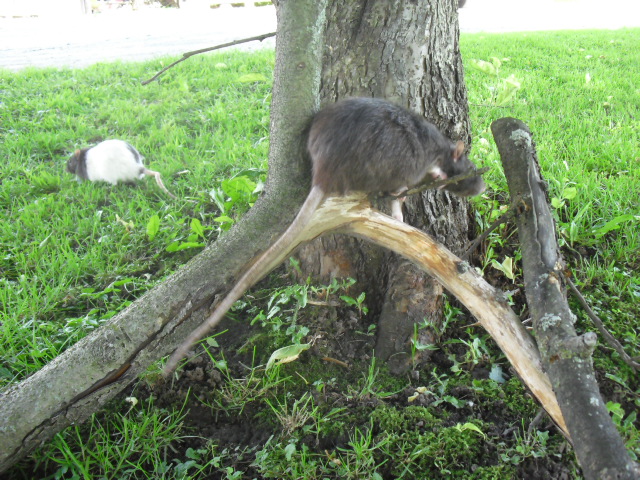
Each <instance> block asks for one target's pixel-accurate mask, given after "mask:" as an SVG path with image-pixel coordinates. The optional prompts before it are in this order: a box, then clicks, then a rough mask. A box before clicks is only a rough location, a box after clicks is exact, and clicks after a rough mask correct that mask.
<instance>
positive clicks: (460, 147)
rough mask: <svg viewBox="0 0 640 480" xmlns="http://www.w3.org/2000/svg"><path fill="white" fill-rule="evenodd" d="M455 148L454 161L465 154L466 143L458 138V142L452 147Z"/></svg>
mask: <svg viewBox="0 0 640 480" xmlns="http://www.w3.org/2000/svg"><path fill="white" fill-rule="evenodd" d="M452 150H453V154H452V157H453V161H454V162H457V161H458V159H459V158H460V157H461V156H462V155H463V154H464V143H462V141H461V140H458V141H457V142H456V144H455V145H454V146H453V148H452Z"/></svg>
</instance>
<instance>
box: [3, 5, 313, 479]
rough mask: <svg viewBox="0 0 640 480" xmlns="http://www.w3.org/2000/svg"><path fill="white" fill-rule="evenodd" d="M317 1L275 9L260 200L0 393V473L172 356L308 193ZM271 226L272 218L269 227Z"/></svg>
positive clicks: (288, 220)
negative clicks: (161, 278) (304, 139)
mask: <svg viewBox="0 0 640 480" xmlns="http://www.w3.org/2000/svg"><path fill="white" fill-rule="evenodd" d="M325 3H326V2H325V1H322V0H295V1H293V0H289V1H280V2H278V4H277V14H278V35H277V49H276V65H275V75H274V85H273V101H272V106H271V133H272V136H271V147H270V148H271V150H270V154H269V165H270V171H269V178H268V182H267V188H266V192H265V195H263V197H261V199H260V200H259V201H258V202H257V203H256V205H255V206H254V207H253V208H252V209H251V210H250V212H248V213H247V214H246V215H245V216H244V217H243V218H242V220H241V221H240V222H239V223H238V224H237V225H236V226H235V227H234V228H233V229H232V230H231V231H229V232H228V233H227V234H226V235H224V236H223V237H222V238H220V239H218V240H217V241H216V242H215V243H214V244H212V245H211V246H210V247H209V248H207V249H205V251H204V252H203V253H202V254H200V255H198V256H197V257H196V258H194V259H193V260H192V261H191V262H189V263H188V264H187V265H186V266H184V267H183V268H182V269H181V270H180V271H178V272H177V273H176V274H174V275H172V276H171V277H170V278H169V279H167V280H166V281H165V282H163V283H162V284H160V285H158V286H157V287H156V288H154V289H153V290H151V291H149V292H147V293H146V294H145V295H143V296H142V297H141V298H140V299H138V300H137V301H136V302H134V303H133V304H132V305H131V306H129V308H127V309H125V310H124V311H123V312H121V313H120V314H118V315H117V316H115V317H114V318H113V319H112V320H111V321H109V322H108V323H107V324H106V325H104V326H103V327H102V328H100V329H98V330H96V331H94V332H93V333H92V334H90V335H88V336H87V337H85V338H84V339H83V340H81V341H80V342H78V343H77V344H76V345H74V346H73V347H71V348H69V349H68V350H67V351H65V352H64V353H62V354H61V355H60V356H58V357H57V358H55V359H54V360H53V361H52V362H51V363H49V364H48V365H46V366H45V367H44V368H42V369H41V370H40V371H38V372H37V373H35V374H33V375H32V376H31V377H29V378H27V379H25V380H23V381H22V382H20V383H18V384H16V385H13V386H11V387H9V388H8V389H6V390H4V391H3V392H2V393H0V445H1V446H2V447H1V448H0V472H1V471H4V470H5V469H7V468H8V467H9V466H11V465H12V464H13V463H14V462H16V461H17V460H18V459H20V458H21V457H23V456H24V455H26V454H27V453H29V452H30V451H31V450H33V449H34V448H36V447H37V446H38V445H40V444H41V443H42V442H45V441H46V440H48V439H50V438H51V437H52V436H53V435H55V434H56V433H58V432H60V431H61V430H62V429H64V428H66V427H67V426H69V425H71V424H72V423H80V422H82V421H84V420H85V419H86V418H87V417H89V416H90V415H91V414H92V413H93V412H95V411H96V410H98V409H100V408H101V407H102V406H103V405H104V404H105V403H106V402H107V401H108V400H110V399H112V398H113V397H114V396H115V395H117V394H118V393H119V392H120V391H122V390H123V389H124V388H125V387H126V386H127V385H129V384H130V383H131V382H132V381H134V380H135V379H136V378H137V377H138V375H140V374H141V373H143V372H144V371H145V370H146V369H147V368H148V367H149V366H150V365H151V364H152V363H153V362H156V361H157V360H159V359H160V358H162V357H163V356H165V355H167V354H168V353H170V352H172V351H173V350H174V349H175V348H176V346H177V345H179V344H180V343H182V341H183V340H184V339H185V338H186V336H187V335H188V334H189V333H190V332H191V331H192V330H194V329H195V328H196V327H197V326H198V325H199V324H200V323H201V322H202V321H203V320H204V318H206V316H207V315H208V313H209V310H210V307H211V304H212V303H213V302H214V299H215V297H216V296H217V295H223V294H224V293H225V292H226V291H227V290H228V288H229V285H232V284H233V282H234V279H235V278H237V276H238V274H239V273H240V272H241V270H242V268H243V267H244V265H246V264H247V262H249V261H250V260H251V259H252V258H253V257H255V255H256V254H257V253H258V252H259V251H262V250H264V249H266V248H267V246H268V245H269V244H270V243H271V242H272V241H273V239H274V238H277V237H278V236H279V235H280V234H281V233H282V232H283V231H284V229H285V228H286V226H287V225H288V223H289V222H290V221H291V220H292V217H293V214H294V213H295V212H296V211H297V210H298V208H299V206H300V204H301V203H302V201H303V200H304V197H305V196H306V194H307V192H308V185H309V166H308V164H307V163H306V161H305V156H304V155H303V154H302V153H301V152H302V145H301V142H300V138H301V132H302V129H303V127H304V125H305V123H306V122H307V120H308V118H309V116H310V115H311V113H312V112H313V111H315V110H316V109H317V107H318V105H317V103H318V100H317V99H318V94H317V92H318V90H319V84H320V65H321V60H320V56H321V51H322V50H321V46H322V34H323V26H324V9H325V7H326V4H325ZM274 219H276V220H275V221H274Z"/></svg>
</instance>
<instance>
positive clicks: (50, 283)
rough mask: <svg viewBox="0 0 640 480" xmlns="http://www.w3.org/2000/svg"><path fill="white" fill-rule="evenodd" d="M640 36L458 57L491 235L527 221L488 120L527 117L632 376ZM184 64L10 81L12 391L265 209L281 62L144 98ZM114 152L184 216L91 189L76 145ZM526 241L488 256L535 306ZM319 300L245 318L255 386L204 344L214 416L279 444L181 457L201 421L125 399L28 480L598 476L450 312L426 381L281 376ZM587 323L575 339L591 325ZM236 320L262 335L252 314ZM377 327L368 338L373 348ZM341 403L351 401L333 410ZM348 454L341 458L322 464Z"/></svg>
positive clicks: (618, 394)
mask: <svg viewBox="0 0 640 480" xmlns="http://www.w3.org/2000/svg"><path fill="white" fill-rule="evenodd" d="M639 35H640V31H638V30H620V31H601V32H553V33H526V34H509V35H483V34H473V35H463V36H462V38H461V50H462V53H463V57H464V62H465V67H466V72H465V81H466V82H467V85H468V90H469V102H470V114H471V124H472V137H473V139H474V142H473V148H472V152H471V158H472V159H473V160H474V161H476V162H477V163H478V164H479V165H481V166H489V167H491V168H492V170H491V172H490V173H489V174H488V175H487V177H486V179H487V181H488V184H489V186H490V190H489V192H488V193H487V194H485V195H483V196H482V197H480V198H478V199H475V200H474V203H475V205H476V207H477V217H476V218H477V222H478V224H479V225H480V227H482V226H484V225H486V224H488V223H490V222H491V221H492V220H493V219H494V218H495V217H496V216H497V215H499V214H500V213H501V210H502V209H503V208H504V205H505V204H506V202H507V195H506V193H504V192H506V183H505V181H504V177H503V175H502V173H501V172H502V169H501V166H500V162H499V157H498V154H497V151H496V148H495V145H494V143H493V140H492V137H491V133H490V129H489V127H490V124H491V122H492V121H494V120H496V119H497V118H500V117H504V116H513V117H517V118H520V119H522V120H524V121H525V122H526V123H528V125H529V126H530V128H531V130H532V131H533V133H534V139H535V141H536V145H537V150H538V156H539V160H540V164H541V169H542V174H543V175H544V177H545V178H546V179H547V181H548V183H549V192H550V197H551V199H552V202H553V205H554V210H555V213H556V216H557V222H558V229H559V232H560V236H561V237H560V239H561V244H562V248H563V253H565V255H566V257H567V260H568V262H569V266H570V268H571V269H572V270H573V271H574V275H575V279H576V281H577V283H578V284H579V286H580V287H581V288H582V289H583V291H584V292H585V294H586V296H587V299H588V300H589V301H590V302H591V303H592V304H593V306H594V308H595V309H596V310H597V311H598V312H599V313H601V314H602V315H603V316H605V317H606V322H607V326H608V327H609V329H610V330H611V331H612V333H613V334H614V335H615V336H616V337H618V338H619V339H620V340H621V341H622V342H623V343H624V344H625V346H626V347H627V348H628V349H629V353H630V354H631V355H636V356H637V355H638V354H639V352H638V345H639V344H640V340H639V339H638V331H639V324H638V322H639V321H638V318H640V307H639V306H638V305H639V302H638V299H639V297H640V274H639V273H638V271H639V268H638V267H639V265H640V263H639V260H638V252H639V250H640V249H639V246H640V245H639V242H640V240H639V237H640V231H639V230H640V229H639V228H638V223H639V221H640V204H639V195H638V186H639V185H640V120H639V119H640V90H639V85H640V50H638V48H637V46H638V42H637V39H638V37H639ZM169 61H170V60H167V59H161V60H154V61H151V62H145V63H141V64H123V63H113V64H101V65H96V66H93V67H90V68H86V69H82V70H56V69H29V70H25V71H22V72H19V73H10V72H2V71H0V117H1V120H0V136H1V141H0V156H1V157H2V158H3V159H4V162H3V163H2V166H0V249H1V251H0V325H1V327H0V359H1V361H0V386H7V385H9V384H11V383H13V382H16V381H19V380H21V379H23V378H25V377H26V376H28V375H30V374H32V373H33V372H35V371H37V370H38V369H39V368H41V367H42V366H43V365H44V364H46V363H47V362H49V361H50V360H51V359H52V358H54V357H55V356H56V355H58V354H59V353H60V352H62V351H63V350H64V349H66V348H68V347H69V346H70V345H72V344H73V343H74V342H76V341H77V340H78V339H79V338H81V337H83V336H84V335H86V334H87V332H89V331H90V330H92V329H94V328H98V327H99V326H100V325H101V324H102V323H103V322H104V321H106V320H107V319H108V318H110V317H111V316H113V315H114V314H116V313H117V312H118V311H120V310H122V309H123V308H125V307H126V306H127V305H128V304H129V303H130V302H132V301H134V300H135V299H136V298H138V297H140V296H141V295H142V294H143V293H144V292H145V291H147V290H148V289H149V288H152V287H153V286H154V285H155V284H157V283H158V282H160V281H162V279H163V278H165V277H166V276H167V275H168V274H170V273H171V272H173V271H175V270H176V269H178V268H179V267H180V265H182V264H183V263H185V262H186V261H187V260H188V259H189V258H190V257H192V256H193V255H195V254H197V253H198V252H200V251H201V249H202V246H203V245H204V244H206V243H209V242H211V241H213V240H215V238H216V237H217V235H218V234H219V233H220V232H222V231H224V230H226V229H228V228H229V226H230V225H232V224H233V222H234V221H235V220H236V219H237V217H238V216H239V215H241V214H242V213H243V212H244V211H246V210H247V209H248V208H249V207H250V205H251V204H252V202H253V201H255V198H256V195H257V194H258V193H259V191H260V186H261V182H262V180H263V179H264V174H265V170H266V159H267V151H268V125H269V103H270V95H271V93H270V85H271V76H272V71H273V52H270V51H264V52H257V53H251V54H246V53H238V52H226V53H218V54H211V55H206V56H200V57H194V58H191V59H189V60H188V61H187V62H184V63H182V64H180V65H178V66H177V67H176V68H174V69H172V70H170V71H169V72H168V73H167V74H165V75H164V76H163V77H162V78H161V79H160V81H159V82H156V83H153V84H150V85H148V86H141V85H140V81H141V80H143V79H146V78H148V77H150V76H151V75H152V74H153V73H154V72H155V71H157V70H159V69H160V68H161V67H162V66H164V65H166V64H167V63H169ZM107 138H120V139H123V140H127V141H129V142H131V143H132V144H133V145H135V146H136V147H137V148H138V149H139V150H140V152H141V153H142V154H143V155H144V156H145V157H146V163H147V164H148V165H149V166H150V168H152V169H154V170H158V171H160V172H161V173H162V174H163V178H164V180H165V184H166V185H167V187H168V188H169V190H171V191H172V192H173V193H175V194H176V196H177V197H178V198H179V199H178V200H172V199H170V198H167V197H166V196H164V195H163V193H162V192H161V191H159V190H158V189H157V187H156V185H155V184H154V183H153V182H152V181H150V180H148V179H147V180H143V181H141V182H139V183H137V184H135V185H118V186H117V187H111V186H108V185H104V184H99V183H95V184H93V183H88V182H84V183H78V182H76V181H75V179H74V178H73V177H72V176H71V175H69V174H66V173H65V172H64V164H65V162H66V159H67V158H68V156H69V155H70V154H71V153H72V152H73V150H74V149H76V148H80V147H84V146H88V145H91V144H93V143H96V142H98V141H101V140H104V139H107ZM514 241H515V234H514V231H513V227H511V226H505V227H502V228H501V229H500V230H498V231H497V232H496V233H494V234H493V235H492V236H491V237H490V239H489V241H488V243H487V244H486V245H485V246H483V249H482V258H481V262H480V263H481V266H482V268H483V270H484V271H485V273H488V272H492V273H493V274H494V275H495V274H499V275H503V276H504V278H506V279H508V280H507V282H511V283H513V285H514V289H517V288H520V287H521V276H520V272H519V270H518V268H519V256H518V253H517V251H516V252H514V250H513V248H512V246H513V244H514V243H515V242H514ZM349 285H350V284H349ZM314 289H316V291H321V289H320V288H319V287H313V286H303V287H298V288H296V287H284V288H283V289H281V290H278V291H276V292H275V293H271V294H270V295H269V296H270V300H266V301H263V302H261V301H260V300H258V301H256V302H254V304H252V305H245V306H248V307H249V311H250V312H251V313H250V314H249V315H248V316H246V319H245V321H246V323H250V322H251V319H254V321H253V323H254V324H255V325H256V326H257V327H259V326H262V329H263V330H264V332H265V333H264V335H265V336H267V337H269V336H270V337H271V340H266V341H264V340H263V341H260V342H261V343H260V345H262V346H265V345H266V346H267V348H266V350H269V351H262V352H260V354H259V358H258V359H254V358H252V361H253V360H255V363H252V364H251V365H250V366H246V370H247V371H246V372H245V374H244V376H243V377H241V378H239V377H240V376H239V375H238V373H237V371H236V370H232V369H231V368H230V365H229V364H228V363H227V361H226V359H225V352H224V351H220V350H221V349H219V348H217V347H218V345H217V343H216V341H215V339H209V341H208V347H207V349H206V356H207V357H210V358H211V359H212V360H213V364H214V365H216V367H217V368H218V370H219V371H220V372H221V374H220V378H221V381H223V382H224V386H223V387H221V388H219V389H217V390H216V392H217V393H215V394H213V396H212V397H210V400H209V401H207V400H204V401H203V405H204V406H206V407H207V408H210V409H211V410H212V418H217V417H218V415H220V416H221V417H222V416H224V415H222V414H221V412H223V413H227V415H229V416H232V415H234V416H242V415H248V413H243V412H244V411H245V410H246V411H253V412H255V411H256V410H257V411H258V413H255V416H254V417H251V418H249V419H248V421H249V422H251V423H252V427H253V426H255V425H254V423H253V422H256V424H260V425H262V426H264V425H273V435H271V436H270V437H269V438H268V439H267V440H266V441H264V442H262V443H261V444H260V445H259V446H257V447H256V446H253V447H246V449H245V450H243V447H242V446H236V447H235V448H234V447H222V446H219V445H218V444H217V443H216V439H209V440H208V441H207V442H203V443H202V445H201V447H200V448H188V449H186V450H185V451H178V450H177V448H178V445H179V444H180V443H181V442H183V441H185V438H186V437H187V435H188V434H189V433H190V432H187V431H186V430H185V427H184V425H183V421H184V413H183V405H176V406H175V410H173V411H168V410H162V409H157V408H155V407H154V406H153V402H152V401H151V400H146V401H144V400H143V401H142V402H141V403H140V404H139V405H138V406H131V405H125V406H123V405H122V402H120V403H118V402H115V404H114V405H112V407H111V408H112V410H114V411H115V415H114V414H113V412H111V413H107V414H105V415H95V416H94V417H92V419H90V420H88V421H87V422H86V424H85V425H84V426H82V427H72V428H70V429H68V430H67V431H65V432H62V433H61V434H59V435H58V436H57V437H56V438H55V439H54V440H53V441H52V442H51V443H50V444H48V445H46V446H45V447H43V449H41V450H40V451H39V452H37V453H36V454H35V455H34V457H33V459H32V461H33V464H35V467H34V465H32V464H24V465H23V466H21V467H18V468H16V469H14V471H13V472H12V473H11V474H12V475H13V477H12V478H40V477H35V476H34V475H35V474H33V473H32V470H33V468H35V469H36V471H38V472H41V471H43V470H44V471H46V472H47V475H48V476H47V477H46V478H56V479H57V478H60V479H62V478H176V479H178V478H180V479H186V478H194V479H195V478H254V477H256V478H258V477H257V476H258V475H259V476H260V477H259V478H291V479H294V478H308V479H313V478H354V479H355V478H372V479H381V478H405V479H413V478H500V479H503V478H523V477H526V474H527V473H531V472H529V471H527V470H526V469H525V470H522V469H523V468H525V467H523V466H526V465H528V463H527V462H533V461H537V459H540V458H548V459H550V458H555V457H562V459H563V461H564V462H565V464H568V467H567V468H566V470H565V471H564V473H567V472H568V473H569V474H570V475H571V476H572V477H573V478H578V477H579V476H578V474H577V473H576V467H575V464H574V463H572V462H573V460H572V459H571V457H567V456H566V454H564V456H562V455H563V454H562V451H563V450H564V449H565V447H564V446H563V443H564V441H563V439H562V438H561V437H560V436H559V435H557V434H552V435H549V431H548V430H544V431H543V430H542V429H540V430H537V429H535V428H534V429H533V430H527V426H528V425H529V424H530V423H531V421H532V419H533V417H534V416H535V414H536V413H537V408H536V406H535V404H534V403H533V402H532V401H531V400H529V399H527V397H526V396H525V394H524V390H523V388H522V385H521V384H520V382H519V381H518V380H517V379H515V378H509V379H507V378H505V375H504V373H505V370H506V369H507V368H506V367H507V366H506V365H505V363H504V359H503V357H502V356H501V354H500V353H499V352H498V351H497V350H496V348H495V346H494V345H493V344H492V342H491V341H490V339H488V338H487V337H486V336H485V335H484V334H483V332H480V331H478V330H477V329H476V328H474V327H456V326H455V324H456V323H457V322H456V319H458V318H461V316H462V312H461V311H460V310H458V309H455V308H454V307H449V308H448V310H447V311H448V313H447V324H448V325H449V326H448V327H447V328H448V329H449V328H453V329H456V335H458V337H459V339H457V340H454V341H450V342H446V343H443V344H442V345H439V346H438V347H439V348H440V349H442V350H443V353H444V358H447V359H449V360H448V361H450V365H451V367H450V368H449V369H443V368H442V367H441V366H440V367H438V368H435V367H434V368H433V370H427V371H426V372H424V371H423V372H422V375H421V376H420V379H419V380H416V379H409V380H408V379H404V378H402V379H398V378H394V377H392V376H390V375H389V374H388V372H387V371H386V370H385V368H384V365H382V366H381V365H378V364H376V363H375V362H374V361H373V360H372V359H367V358H364V359H363V360H362V362H360V363H359V364H354V365H351V366H350V369H349V370H345V369H344V367H343V366H340V365H332V364H330V365H332V366H330V367H327V366H326V365H325V364H322V365H320V364H319V360H317V359H315V357H313V356H312V355H309V354H308V353H302V354H301V357H302V356H305V355H306V359H307V360H306V361H305V362H300V363H298V362H297V361H294V362H293V363H289V364H286V365H276V366H275V367H273V368H272V369H271V370H268V371H265V368H264V367H263V366H262V365H263V362H264V363H266V360H267V358H269V355H270V353H271V352H272V351H273V350H275V349H276V348H281V347H282V346H286V345H288V344H290V343H294V344H298V343H303V342H309V344H311V342H312V339H311V338H310V337H311V336H313V335H314V333H315V332H314V331H310V330H309V329H308V328H307V327H306V326H305V325H304V316H305V313H304V312H305V311H306V310H307V309H308V308H319V307H310V306H309V305H308V304H307V292H308V291H314ZM323 291H325V292H326V298H323V301H326V304H327V305H332V306H334V305H335V304H334V303H333V302H334V300H335V302H340V301H341V302H342V303H340V305H341V307H340V308H343V309H351V312H352V315H353V317H354V318H357V319H360V320H361V319H362V317H363V315H365V314H366V299H365V298H364V297H359V296H357V298H355V299H354V298H351V297H350V296H349V295H348V294H347V293H346V292H345V291H343V289H341V288H340V287H339V286H338V285H337V284H335V285H331V286H326V287H325V289H324V290H323ZM283 298H284V299H283ZM255 303H257V306H256V305H255ZM292 305H293V306H292ZM276 307H277V308H276ZM261 310H262V311H263V312H261ZM576 311H577V312H578V316H579V318H580V319H581V322H580V324H579V325H578V326H579V328H581V329H592V327H591V326H590V325H589V324H588V323H587V322H586V321H584V316H583V315H582V314H581V313H580V312H579V309H576ZM264 312H266V313H264ZM235 314H236V315H238V316H242V312H241V310H240V309H237V310H236V311H235ZM461 323H463V324H464V325H468V324H469V322H468V321H466V320H465V321H463V322H461ZM426 326H427V325H426V324H425V328H426ZM419 328H423V327H422V326H418V327H417V328H416V343H415V350H416V352H417V351H418V350H422V349H427V347H425V346H422V345H420V344H419V343H418V341H417V338H418V329H419ZM365 330H366V327H365V328H363V332H362V335H365V336H366V335H370V334H371V329H369V330H368V331H365ZM247 343H248V345H246V346H245V347H244V348H246V349H248V350H250V351H252V352H253V355H255V354H256V353H255V352H258V351H259V350H260V349H259V347H257V346H256V344H257V343H258V340H254V339H251V340H250V341H248V342H247ZM263 350H264V349H263ZM300 352H302V349H300ZM595 361H596V365H597V366H598V367H599V369H600V370H601V371H603V372H607V375H606V379H607V381H608V385H609V391H608V392H607V393H608V397H610V398H613V399H614V400H615V401H612V402H610V404H609V408H610V410H611V412H612V415H613V417H614V420H615V421H616V424H617V425H618V426H619V428H620V430H621V431H622V432H623V434H624V435H625V438H626V439H627V441H628V445H629V448H630V451H631V452H632V454H633V455H640V451H639V450H638V446H637V439H638V438H639V434H638V423H637V417H636V416H635V414H634V413H633V412H634V410H637V408H639V407H640V400H638V399H639V398H640V385H639V384H638V378H637V376H636V375H635V374H634V372H632V371H630V370H629V369H628V368H627V367H625V366H624V365H623V364H621V362H620V361H619V360H618V359H617V357H616V355H615V354H612V353H611V351H610V350H609V349H607V348H606V347H601V348H599V349H598V350H597V352H596V357H595ZM501 365H502V367H504V368H502V367H501ZM482 368H486V369H487V370H489V369H490V370H491V375H490V377H489V378H474V377H473V375H472V372H474V371H478V369H482ZM338 394H339V395H340V398H341V399H342V400H341V401H342V402H343V403H339V404H337V406H332V405H330V404H328V403H326V398H335V397H336V395H338ZM332 396H333V397H332ZM323 398H324V399H325V400H324V402H323V401H322V399H323ZM234 402H235V404H234ZM496 402H497V403H496ZM479 411H482V412H484V415H481V417H482V418H478V417H477V416H476V415H478V412H479ZM238 412H240V413H238ZM487 412H490V413H487ZM492 412H499V414H500V416H501V417H504V416H509V418H517V419H520V420H518V421H517V422H515V423H514V425H513V426H510V427H509V428H511V429H512V430H510V431H511V432H514V433H513V434H506V433H504V430H505V428H504V425H500V426H496V425H495V424H494V423H493V422H497V421H498V420H497V419H496V417H494V416H493V415H492ZM109 415H111V417H109ZM212 421H213V420H212ZM329 436H330V437H331V438H341V439H342V441H340V442H336V444H335V445H332V446H325V447H324V448H321V447H319V446H318V445H324V444H322V441H323V438H324V437H329ZM634 445H635V446H634ZM246 458H250V461H247V460H246ZM240 460H242V461H240ZM241 466H242V468H241ZM243 471H245V472H251V473H247V475H251V476H243ZM211 475H213V477H212V476H211Z"/></svg>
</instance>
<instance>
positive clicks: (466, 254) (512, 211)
mask: <svg viewBox="0 0 640 480" xmlns="http://www.w3.org/2000/svg"><path fill="white" fill-rule="evenodd" d="M519 200H520V199H516V200H515V201H514V202H513V203H512V204H511V206H510V207H509V210H507V211H506V212H505V213H503V214H502V215H500V217H498V219H497V220H496V221H495V222H493V223H492V224H491V225H490V226H489V227H488V228H487V229H486V230H485V231H484V232H482V234H481V235H480V236H478V237H477V238H476V239H475V240H474V241H473V242H471V243H469V245H468V246H467V248H466V249H465V251H464V253H463V254H462V255H460V258H461V259H463V260H467V259H468V258H469V255H471V252H473V251H474V250H475V249H476V247H477V246H478V245H480V244H481V243H482V242H484V240H485V239H486V238H487V237H488V236H489V234H490V233H491V232H493V231H494V230H495V229H496V228H498V227H499V226H500V225H502V224H503V223H506V222H507V221H508V220H510V219H511V217H513V216H514V215H515V214H516V211H517V209H518V204H519V203H520V202H519Z"/></svg>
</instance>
